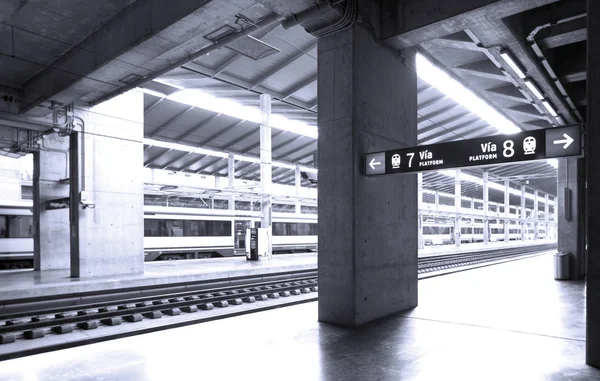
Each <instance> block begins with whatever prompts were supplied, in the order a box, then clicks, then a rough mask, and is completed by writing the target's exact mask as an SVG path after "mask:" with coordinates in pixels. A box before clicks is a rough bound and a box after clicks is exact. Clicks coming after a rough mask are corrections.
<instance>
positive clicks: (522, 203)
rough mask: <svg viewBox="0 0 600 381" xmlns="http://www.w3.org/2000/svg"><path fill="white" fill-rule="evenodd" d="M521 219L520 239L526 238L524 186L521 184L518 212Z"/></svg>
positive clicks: (524, 239)
mask: <svg viewBox="0 0 600 381" xmlns="http://www.w3.org/2000/svg"><path fill="white" fill-rule="evenodd" d="M519 219H520V220H521V241H522V242H525V241H526V240H527V222H526V221H527V210H526V209H525V186H524V185H521V210H520V212H519Z"/></svg>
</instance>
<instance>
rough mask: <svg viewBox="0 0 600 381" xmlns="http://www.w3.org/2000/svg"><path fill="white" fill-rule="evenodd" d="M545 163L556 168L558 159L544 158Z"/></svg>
mask: <svg viewBox="0 0 600 381" xmlns="http://www.w3.org/2000/svg"><path fill="white" fill-rule="evenodd" d="M546 163H548V164H550V165H551V166H553V167H554V168H558V160H557V159H546Z"/></svg>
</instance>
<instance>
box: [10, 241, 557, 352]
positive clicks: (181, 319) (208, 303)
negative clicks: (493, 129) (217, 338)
mask: <svg viewBox="0 0 600 381" xmlns="http://www.w3.org/2000/svg"><path fill="white" fill-rule="evenodd" d="M554 247H555V245H541V246H533V247H524V248H512V249H504V250H491V251H487V252H483V253H480V252H477V253H461V254H451V255H438V256H432V257H427V258H420V259H419V262H418V272H419V278H423V277H427V275H430V274H436V273H439V272H440V271H442V272H444V271H445V272H455V271H463V269H464V268H465V267H472V266H481V265H487V264H491V263H493V262H498V261H505V260H514V259H518V258H521V257H524V256H531V255H537V254H539V253H540V252H544V251H547V250H550V249H552V248H554ZM316 275H317V274H316V271H305V272H303V273H300V274H297V273H294V274H284V275H281V274H273V275H272V279H271V280H266V281H265V280H264V278H265V277H264V276H263V277H262V278H261V279H247V278H246V279H245V280H244V279H236V280H234V283H235V284H228V285H226V286H214V284H201V285H196V286H195V287H196V288H197V289H194V290H185V288H188V289H189V288H193V287H192V286H190V285H186V286H185V287H184V289H183V290H182V289H181V287H179V288H172V289H171V290H168V291H171V292H166V291H165V292H162V293H154V294H152V293H153V291H152V290H150V291H147V292H149V293H150V294H152V295H143V296H135V297H132V296H131V292H130V291H129V292H128V291H127V290H125V291H123V292H121V293H112V295H110V297H109V296H104V297H103V298H101V299H98V296H97V295H86V297H87V298H88V299H85V298H82V297H79V298H78V304H77V305H71V306H55V305H57V304H60V303H58V301H59V300H58V299H57V300H54V301H44V302H43V304H41V305H38V308H33V306H35V304H29V305H27V304H26V303H25V304H23V308H22V310H21V311H19V310H16V309H13V310H12V312H10V313H8V314H4V315H3V316H0V361H2V360H5V359H10V358H16V357H22V356H26V355H31V354H35V353H41V352H45V351H48V350H57V349H62V348H67V347H73V346H77V345H83V344H88V343H93V342H100V341H105V340H110V339H114V338H120V337H126V336H131V335H136V334H141V333H147V332H153V331H157V330H160V329H167V328H174V327H179V326H184V325H188V324H195V323H198V322H203V321H210V320H215V319H220V318H223V317H225V316H227V317H229V316H235V315H241V314H245V313H251V312H256V311H257V310H267V309H272V308H278V307H282V306H284V305H293V304H298V303H305V302H309V301H315V300H317V298H318V279H317V276H316ZM433 276H436V275H433ZM217 283H218V282H217ZM95 299H96V300H95ZM82 300H83V301H87V302H86V303H82V302H81V301H82ZM44 303H45V304H44ZM45 306H52V307H45ZM233 306H235V308H231V307H233ZM227 307H230V308H227ZM66 334H69V335H66ZM42 338H43V340H35V339H42Z"/></svg>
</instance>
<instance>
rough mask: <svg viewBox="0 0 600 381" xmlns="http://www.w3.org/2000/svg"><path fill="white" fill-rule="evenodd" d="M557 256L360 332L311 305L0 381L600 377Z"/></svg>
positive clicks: (497, 274)
mask: <svg viewBox="0 0 600 381" xmlns="http://www.w3.org/2000/svg"><path fill="white" fill-rule="evenodd" d="M551 254H552V252H548V255H541V256H537V257H532V258H528V259H523V260H520V261H515V262H508V263H504V264H500V265H496V266H489V267H483V268H480V269H477V270H473V271H467V272H460V273H456V274H452V275H447V276H444V277H438V278H431V279H427V280H422V281H420V282H419V307H417V308H415V309H414V310H411V311H409V312H407V313H404V314H399V315H396V316H392V317H389V318H386V319H382V320H379V321H377V322H373V323H370V324H367V325H365V326H363V327H361V328H358V329H344V328H340V327H336V326H332V325H329V324H324V323H319V322H317V303H314V302H313V303H307V304H302V305H297V306H293V307H287V308H281V309H276V310H271V311H267V312H261V313H255V314H250V315H243V316H238V317H234V318H229V319H224V320H217V321H212V322H207V323H203V324H197V325H192V326H187V327H182V328H176V329H171V330H167V331H160V332H155V333H151V334H145V335H139V336H134V337H129V338H123V339H118V340H113V341H107V342H102V343H98V344H91V345H87V346H83V347H77V348H72V349H65V350H61V351H56V352H50V353H45V354H40V355H35V356H30V357H24V358H20V359H16V360H9V361H4V362H3V363H2V364H1V366H0V381H9V380H10V381H25V380H37V381H50V380H57V379H60V380H63V381H74V380H113V381H119V380H123V381H125V380H138V381H144V380H162V379H175V380H177V379H189V378H193V377H194V376H193V375H195V376H197V377H201V378H208V379H218V380H242V379H248V380H254V379H261V380H282V379H285V380H302V381H305V380H369V381H370V380H486V381H488V380H502V381H505V380H527V381H530V380H586V381H590V380H600V370H598V369H595V368H591V367H588V366H586V365H585V311H584V308H585V283H584V282H570V281H569V282H565V281H555V280H554V279H553V277H552V260H553V257H552V255H551Z"/></svg>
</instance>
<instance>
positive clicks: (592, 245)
mask: <svg viewBox="0 0 600 381" xmlns="http://www.w3.org/2000/svg"><path fill="white" fill-rule="evenodd" d="M599 18H600V2H598V1H597V0H588V2H587V20H588V23H587V32H588V39H587V104H588V105H598V104H599V102H600V23H598V19H599ZM586 109H587V118H586V121H587V144H586V147H588V149H587V150H586V158H585V161H586V164H587V168H586V171H585V172H586V173H585V175H586V176H585V178H586V180H587V195H586V196H587V200H588V202H587V205H586V206H587V208H580V210H582V211H583V210H586V211H587V216H586V217H587V224H586V226H585V232H586V234H585V236H586V238H587V247H588V251H587V268H586V270H587V274H586V275H587V287H586V291H587V296H586V306H587V308H586V313H587V316H586V320H587V335H586V363H587V364H588V365H591V366H595V367H597V368H600V325H598V322H600V234H598V232H600V202H598V200H597V197H598V194H600V172H599V171H598V168H597V167H596V168H593V165H595V166H597V165H598V163H600V151H599V150H598V148H599V147H600V129H599V128H598V125H599V124H600V108H599V107H594V106H590V107H587V108H586ZM593 163H595V164H593ZM559 165H560V164H559ZM559 168H560V166H559ZM558 194H559V195H560V191H559V192H558ZM558 231H559V232H560V227H559V229H558ZM559 248H560V247H559Z"/></svg>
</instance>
